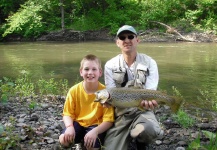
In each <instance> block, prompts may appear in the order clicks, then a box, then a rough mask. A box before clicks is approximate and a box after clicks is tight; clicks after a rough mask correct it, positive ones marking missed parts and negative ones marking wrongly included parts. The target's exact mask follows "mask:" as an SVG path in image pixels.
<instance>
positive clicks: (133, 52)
mask: <svg viewBox="0 0 217 150" xmlns="http://www.w3.org/2000/svg"><path fill="white" fill-rule="evenodd" d="M138 43H139V38H138V37H137V32H136V30H135V29H134V28H133V27H132V26H129V25H124V26H122V27H121V28H120V29H119V30H118V32H117V39H116V44H117V46H118V47H119V48H120V49H121V54H119V55H118V56H116V57H114V58H112V59H110V60H109V61H108V62H107V63H106V64H105V72H104V75H105V85H106V88H112V87H128V88H130V87H131V88H132V87H136V88H145V89H152V90H156V89H157V85H158V81H159V74H158V67H157V63H156V62H155V60H153V59H152V58H151V57H149V56H147V55H145V54H140V53H138V52H137V45H138ZM141 105H142V106H143V107H144V108H145V109H146V111H141V110H139V109H138V108H135V107H132V108H130V109H129V108H127V109H122V108H115V119H116V120H115V124H114V126H113V127H112V128H111V129H110V130H108V132H107V135H106V138H105V143H104V148H105V149H106V150H127V149H128V147H129V143H131V142H132V141H135V142H136V145H137V149H138V150H144V149H145V147H146V146H147V145H148V144H149V143H151V142H153V141H154V140H155V139H156V138H157V137H158V136H160V135H162V134H163V131H162V130H161V128H160V126H159V123H158V121H157V120H156V118H155V115H154V113H153V111H152V110H151V109H154V108H155V107H156V106H157V105H158V104H157V102H156V101H155V100H152V101H146V100H143V101H142V102H141Z"/></svg>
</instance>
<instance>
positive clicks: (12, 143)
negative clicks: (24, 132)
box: [0, 116, 20, 150]
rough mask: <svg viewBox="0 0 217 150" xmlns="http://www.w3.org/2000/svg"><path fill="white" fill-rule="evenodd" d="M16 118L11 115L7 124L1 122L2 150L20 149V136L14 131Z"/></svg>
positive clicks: (0, 146)
mask: <svg viewBox="0 0 217 150" xmlns="http://www.w3.org/2000/svg"><path fill="white" fill-rule="evenodd" d="M15 123H16V122H15V118H14V117H11V116H10V117H9V122H8V123H7V125H6V126H3V125H2V124H0V150H8V149H11V148H16V149H19V148H20V146H19V141H20V138H19V136H18V134H16V133H14V132H13V131H14V130H15Z"/></svg>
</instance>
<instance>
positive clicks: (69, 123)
mask: <svg viewBox="0 0 217 150" xmlns="http://www.w3.org/2000/svg"><path fill="white" fill-rule="evenodd" d="M63 122H64V124H65V128H66V131H65V133H64V141H65V142H67V143H71V142H72V141H73V139H74V138H75V129H74V126H73V120H72V118H71V117H69V116H63Z"/></svg>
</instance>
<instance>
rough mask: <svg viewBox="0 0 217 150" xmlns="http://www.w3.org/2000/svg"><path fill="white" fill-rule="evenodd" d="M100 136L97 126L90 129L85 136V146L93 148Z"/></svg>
mask: <svg viewBox="0 0 217 150" xmlns="http://www.w3.org/2000/svg"><path fill="white" fill-rule="evenodd" d="M97 137H98V132H97V130H96V128H94V129H92V130H90V131H89V132H88V133H87V134H86V135H85V137H84V146H85V147H87V148H93V147H94V145H95V142H96V138H97Z"/></svg>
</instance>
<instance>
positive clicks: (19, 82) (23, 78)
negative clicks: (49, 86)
mask: <svg viewBox="0 0 217 150" xmlns="http://www.w3.org/2000/svg"><path fill="white" fill-rule="evenodd" d="M14 90H15V91H14V92H15V93H16V94H19V96H20V98H22V97H23V96H33V95H34V91H35V86H34V83H32V81H31V75H30V74H29V72H28V71H25V70H22V71H21V75H20V76H19V77H18V78H17V79H16V80H15V88H14Z"/></svg>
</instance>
